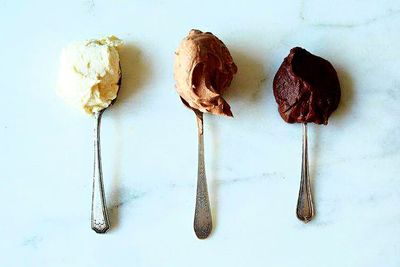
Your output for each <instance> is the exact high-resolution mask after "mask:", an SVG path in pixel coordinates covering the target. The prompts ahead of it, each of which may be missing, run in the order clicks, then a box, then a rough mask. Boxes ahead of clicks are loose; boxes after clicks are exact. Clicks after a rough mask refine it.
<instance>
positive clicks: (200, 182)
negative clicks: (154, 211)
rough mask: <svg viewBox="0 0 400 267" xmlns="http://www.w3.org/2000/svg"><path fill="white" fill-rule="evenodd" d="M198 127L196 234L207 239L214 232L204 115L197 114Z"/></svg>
mask: <svg viewBox="0 0 400 267" xmlns="http://www.w3.org/2000/svg"><path fill="white" fill-rule="evenodd" d="M195 113H196V119H197V127H198V139H199V147H198V172H197V194H196V209H195V214H194V232H195V233H196V236H197V237H198V238H200V239H204V238H207V237H208V236H209V235H210V233H211V230H212V218H211V210H210V201H209V198H208V191H207V179H206V170H205V164H204V128H203V113H201V112H195Z"/></svg>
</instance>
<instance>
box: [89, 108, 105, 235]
mask: <svg viewBox="0 0 400 267" xmlns="http://www.w3.org/2000/svg"><path fill="white" fill-rule="evenodd" d="M102 114H103V112H102V111H100V112H96V113H95V114H94V117H95V120H96V121H95V127H94V138H95V140H94V174H93V193H92V218H91V226H92V229H93V230H94V231H95V232H96V233H98V234H103V233H105V232H107V230H108V229H109V228H110V223H109V220H108V214H107V206H106V199H105V196H104V186H103V173H102V170H101V152H100V124H101V116H102Z"/></svg>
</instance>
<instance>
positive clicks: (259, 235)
mask: <svg viewBox="0 0 400 267" xmlns="http://www.w3.org/2000/svg"><path fill="white" fill-rule="evenodd" d="M180 2H181V3H180ZM223 2H224V1H220V2H218V3H215V1H213V0H204V1H201V2H200V1H196V2H194V1H128V0H126V1H123V0H116V1H97V0H92V1H62V2H61V1H11V0H0V29H1V31H0V32H1V39H0V40H1V42H0V51H1V53H0V55H1V62H2V63H0V73H1V83H0V88H1V91H0V92H1V94H2V99H3V101H2V112H1V116H0V151H1V152H0V173H1V174H0V200H1V212H0V216H1V218H0V219H1V220H0V266H4V267H8V266H12V267H19V266H24V267H25V266H29V267H36V266H40V267H46V266H51V267H53V266H57V267H64V266H75V267H80V266H84V267H91V266H96V267H97V266H136V267H139V266H143V267H153V266H154V267H158V266H163V267H164V266H166V267H168V266H171V267H179V266H185V267H186V266H193V267H195V266H280V267H292V266H293V267H299V266H308V267H314V266H315V267H320V266H326V267H330V266H332V267H337V266H341V267H376V266H379V267H380V266H384V267H398V266H400V208H399V205H400V167H399V166H400V164H399V162H400V154H399V150H400V140H399V136H400V122H399V117H400V105H399V104H398V102H399V100H400V76H399V69H400V49H399V42H400V36H399V28H400V2H399V1H398V0H386V1H375V0H367V1H357V0H346V1H344V0H340V1H329V3H328V1H324V2H325V3H322V1H317V0H304V1H289V0H281V1H261V0H260V1H250V0H247V1H242V2H241V3H235V1H232V2H231V3H230V4H226V3H225V4H224V3H223ZM191 28H199V29H202V30H207V31H212V32H213V33H215V34H216V35H218V36H219V37H220V38H221V39H222V40H223V41H224V42H225V43H226V45H227V46H228V47H229V49H230V50H231V52H232V54H233V57H234V59H235V61H236V63H237V65H238V67H239V73H238V75H237V76H236V77H235V78H234V82H233V84H232V88H231V90H230V92H229V93H227V95H226V99H227V100H228V102H229V103H230V104H231V106H232V110H233V112H234V115H235V118H234V119H229V118H224V117H217V116H210V115H209V116H206V121H205V122H206V161H207V162H206V165H207V174H208V179H209V190H210V194H211V200H212V208H213V215H214V221H215V229H214V232H213V234H212V236H211V237H210V238H209V239H207V240H203V241H200V240H197V239H196V238H195V236H194V233H193V230H192V221H193V209H194V194H195V181H196V168H197V139H196V125H195V119H194V115H193V114H192V113H191V112H190V111H189V110H187V109H185V108H184V107H183V105H182V104H181V102H180V100H179V99H178V96H177V94H176V92H175V91H174V81H173V78H172V64H173V52H174V50H175V48H176V47H177V45H178V43H179V41H180V40H181V39H182V38H183V37H184V36H185V35H186V34H187V32H188V31H189V30H190V29H191ZM108 34H115V35H117V36H119V37H120V38H122V39H123V40H124V41H125V43H126V46H125V48H124V49H123V50H122V51H121V57H122V68H123V75H124V79H123V86H122V89H121V93H120V98H119V100H118V101H117V103H116V104H115V106H113V107H112V108H110V110H109V111H107V112H106V114H105V116H104V120H103V125H102V126H103V127H102V148H103V168H104V177H105V182H106V190H107V199H108V205H109V208H110V215H111V220H112V224H113V228H112V229H111V231H110V232H109V233H108V234H106V235H97V234H95V233H94V232H93V231H92V230H91V229H90V225H89V217H90V196H91V177H92V162H93V151H92V145H93V144H92V142H93V140H92V133H93V132H92V129H93V119H92V118H90V117H88V116H86V115H84V114H82V113H80V112H78V111H76V110H73V109H71V108H70V107H69V106H67V105H65V104H64V103H63V102H62V100H61V99H59V98H58V97H57V95H56V94H55V84H56V76H57V69H58V58H59V54H60V50H61V48H62V47H63V46H65V45H66V44H67V43H68V42H70V41H73V40H80V39H87V38H93V37H94V38H96V37H102V36H104V35H108ZM293 46H303V47H305V48H306V49H308V50H309V51H311V52H313V53H315V54H317V55H320V56H322V57H324V58H327V59H328V60H330V61H331V62H332V64H333V65H334V66H335V67H336V69H337V71H338V73H339V77H340V81H341V84H342V90H343V92H342V100H341V103H340V106H339V109H338V110H337V112H335V113H334V114H333V116H332V117H331V120H330V123H329V125H328V126H326V127H324V126H316V125H311V127H310V146H311V147H310V152H309V153H310V160H311V166H310V168H311V174H312V177H313V182H314V191H315V202H316V211H317V216H316V217H315V220H314V221H313V222H311V223H309V224H308V225H304V224H303V223H301V222H299V221H298V220H297V219H296V217H295V214H294V210H295V205H296V198H297V192H298V187H299V178H300V159H301V153H300V149H301V127H300V125H288V124H286V123H284V122H283V121H282V119H281V118H280V117H279V115H278V112H277V107H276V104H275V100H274V99H273V95H272V89H271V86H272V79H273V76H274V74H275V72H276V70H277V68H278V66H279V65H280V63H281V62H282V60H283V58H284V57H285V56H286V55H287V53H288V52H289V49H290V48H291V47H293Z"/></svg>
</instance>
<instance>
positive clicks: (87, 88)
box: [57, 36, 122, 114]
mask: <svg viewBox="0 0 400 267" xmlns="http://www.w3.org/2000/svg"><path fill="white" fill-rule="evenodd" d="M120 45H122V41H121V40H120V39H118V38H117V37H115V36H110V37H106V38H104V39H100V40H87V41H83V42H75V43H72V44H70V45H68V46H67V47H66V48H64V49H63V51H62V54H61V62H60V65H61V66H60V71H59V79H58V86H57V88H58V93H59V94H60V95H61V96H62V97H63V98H64V99H65V100H66V101H67V102H68V103H70V104H72V105H74V106H76V107H78V108H82V109H83V110H85V111H86V112H87V113H90V114H92V113H94V112H98V111H100V110H102V109H105V108H107V107H108V106H109V105H110V104H111V101H112V100H114V99H115V98H116V97H117V93H118V89H119V84H118V83H119V81H120V77H121V70H120V63H119V54H118V51H117V47H118V46H120Z"/></svg>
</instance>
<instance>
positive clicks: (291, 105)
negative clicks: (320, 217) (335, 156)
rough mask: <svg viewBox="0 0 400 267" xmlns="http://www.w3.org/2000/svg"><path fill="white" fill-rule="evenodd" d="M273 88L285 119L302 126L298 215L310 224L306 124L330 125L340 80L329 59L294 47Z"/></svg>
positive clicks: (336, 104) (311, 204)
mask: <svg viewBox="0 0 400 267" xmlns="http://www.w3.org/2000/svg"><path fill="white" fill-rule="evenodd" d="M273 89H274V96H275V100H276V102H277V103H278V106H279V108H278V109H279V114H280V115H281V117H282V119H283V120H285V121H286V122H288V123H295V122H297V123H302V124H303V145H302V151H303V152H302V168H301V181H300V190H299V197H298V201H297V210H296V214H297V217H298V218H299V219H300V220H302V221H304V222H306V223H307V222H309V221H310V220H311V219H312V218H313V216H314V204H313V198H312V191H311V182H310V176H309V171H308V142H307V123H310V122H314V123H316V124H325V125H326V124H328V118H329V116H330V115H331V114H332V112H333V111H335V110H336V108H337V107H338V105H339V101H340V84H339V79H338V76H337V73H336V71H335V69H334V68H333V66H332V64H331V63H329V62H328V61H327V60H325V59H323V58H321V57H318V56H315V55H313V54H311V53H309V52H308V51H306V50H305V49H303V48H300V47H295V48H293V49H291V50H290V53H289V55H288V56H287V57H286V58H285V59H284V61H283V63H282V64H281V66H280V68H279V69H278V72H277V73H276V75H275V77H274V82H273Z"/></svg>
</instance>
